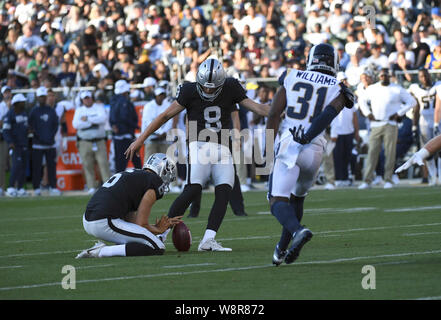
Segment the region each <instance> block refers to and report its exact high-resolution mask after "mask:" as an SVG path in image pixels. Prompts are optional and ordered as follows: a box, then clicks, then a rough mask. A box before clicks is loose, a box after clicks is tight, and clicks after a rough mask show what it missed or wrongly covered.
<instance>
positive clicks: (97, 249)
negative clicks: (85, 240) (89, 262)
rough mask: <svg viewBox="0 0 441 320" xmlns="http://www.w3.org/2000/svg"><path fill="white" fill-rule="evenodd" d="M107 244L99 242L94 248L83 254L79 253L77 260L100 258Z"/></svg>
mask: <svg viewBox="0 0 441 320" xmlns="http://www.w3.org/2000/svg"><path fill="white" fill-rule="evenodd" d="M105 246H106V244H105V243H104V242H101V241H98V242H97V243H95V245H94V246H93V247H92V248H89V249H86V250H83V251H82V252H81V253H79V254H78V255H77V257H76V259H82V258H99V253H100V251H101V249H102V248H104V247H105Z"/></svg>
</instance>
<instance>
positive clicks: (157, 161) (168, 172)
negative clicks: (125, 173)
mask: <svg viewBox="0 0 441 320" xmlns="http://www.w3.org/2000/svg"><path fill="white" fill-rule="evenodd" d="M142 168H143V169H150V170H152V171H153V172H155V173H156V174H157V175H158V176H159V177H160V178H161V179H162V181H164V185H165V192H168V191H169V190H170V188H169V184H170V183H171V182H173V181H175V180H176V175H177V173H176V164H175V163H174V162H173V161H172V160H170V159H168V158H167V156H166V155H165V154H164V153H154V154H152V155H151V156H150V157H148V159H147V160H146V161H145V162H144V165H143V166H142Z"/></svg>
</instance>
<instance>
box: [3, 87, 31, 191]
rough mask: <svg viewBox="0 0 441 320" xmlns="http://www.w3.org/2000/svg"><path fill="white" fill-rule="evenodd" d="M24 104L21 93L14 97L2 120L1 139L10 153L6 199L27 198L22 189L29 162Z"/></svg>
mask: <svg viewBox="0 0 441 320" xmlns="http://www.w3.org/2000/svg"><path fill="white" fill-rule="evenodd" d="M25 104H26V98H25V97H24V96H23V95H22V94H21V93H18V94H16V95H14V96H13V97H12V100H11V108H10V109H9V111H8V113H7V114H6V116H5V117H4V118H3V138H4V139H5V141H6V143H7V144H8V149H9V152H10V154H11V153H12V156H11V175H10V176H9V187H8V189H6V193H5V194H6V195H7V196H8V197H17V196H19V197H26V196H29V194H28V192H26V190H25V189H24V183H25V180H26V168H27V165H28V160H29V149H28V132H29V127H28V113H27V112H26V109H25Z"/></svg>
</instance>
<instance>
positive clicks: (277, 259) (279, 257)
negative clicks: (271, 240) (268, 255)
mask: <svg viewBox="0 0 441 320" xmlns="http://www.w3.org/2000/svg"><path fill="white" fill-rule="evenodd" d="M285 256H286V250H280V249H279V244H277V245H276V248H275V249H274V253H273V264H274V265H275V266H276V267H278V266H279V265H280V264H281V263H282V262H283V260H284V259H285Z"/></svg>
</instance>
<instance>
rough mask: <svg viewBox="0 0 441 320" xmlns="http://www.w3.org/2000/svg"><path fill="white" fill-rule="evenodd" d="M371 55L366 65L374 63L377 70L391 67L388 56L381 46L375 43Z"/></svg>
mask: <svg viewBox="0 0 441 320" xmlns="http://www.w3.org/2000/svg"><path fill="white" fill-rule="evenodd" d="M370 52H371V55H370V56H369V57H368V58H367V59H366V65H368V66H369V65H374V66H375V69H376V70H380V69H383V68H388V67H389V59H388V57H387V56H386V55H385V54H383V53H382V52H381V46H380V45H378V44H376V43H374V44H372V45H371V51H370Z"/></svg>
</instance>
